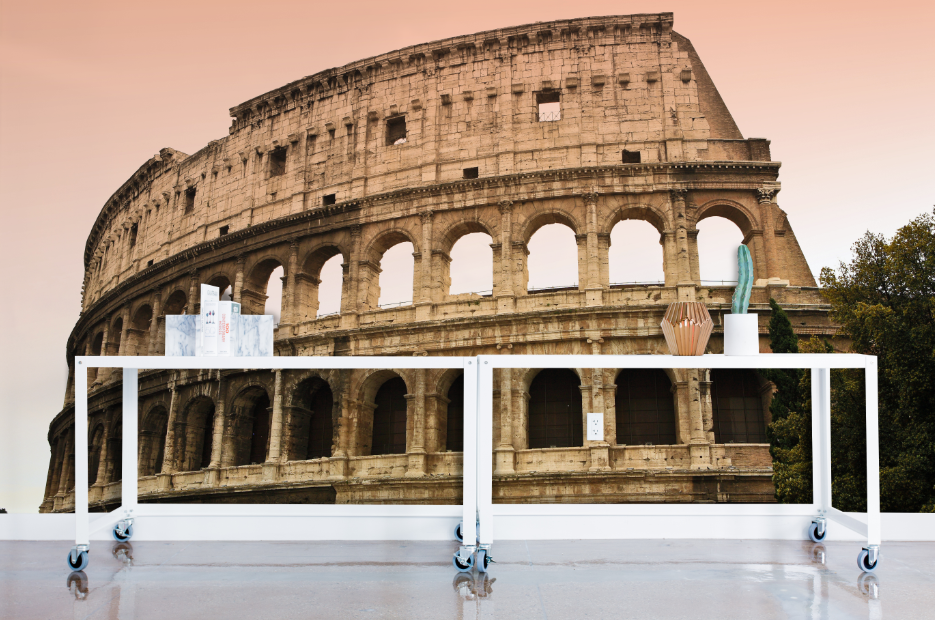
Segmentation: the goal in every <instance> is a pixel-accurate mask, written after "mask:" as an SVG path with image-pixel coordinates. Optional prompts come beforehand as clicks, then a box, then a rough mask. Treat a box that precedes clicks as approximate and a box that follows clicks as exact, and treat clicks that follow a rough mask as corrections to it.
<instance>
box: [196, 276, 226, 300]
mask: <svg viewBox="0 0 935 620" xmlns="http://www.w3.org/2000/svg"><path fill="white" fill-rule="evenodd" d="M207 284H209V285H210V286H216V287H218V294H219V295H220V298H219V299H220V300H221V301H230V300H231V294H232V292H233V287H232V286H231V281H230V279H229V278H228V277H227V276H225V275H222V274H219V275H216V276H214V277H213V278H211V279H210V280H208V282H207ZM199 290H200V289H199Z"/></svg>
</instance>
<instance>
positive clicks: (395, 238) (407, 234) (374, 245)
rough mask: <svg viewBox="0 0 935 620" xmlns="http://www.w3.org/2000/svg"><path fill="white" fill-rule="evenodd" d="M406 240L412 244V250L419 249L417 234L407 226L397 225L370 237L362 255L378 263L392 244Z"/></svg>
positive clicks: (417, 250) (418, 250)
mask: <svg viewBox="0 0 935 620" xmlns="http://www.w3.org/2000/svg"><path fill="white" fill-rule="evenodd" d="M407 241H408V242H409V243H411V244H412V250H413V252H420V251H421V249H420V244H419V239H418V235H416V234H414V233H413V232H412V231H410V230H409V229H408V228H404V227H397V228H390V229H388V230H383V231H381V232H379V233H377V234H376V235H374V236H373V238H371V239H370V242H369V243H368V244H367V246H366V249H365V250H364V251H363V252H362V255H363V256H364V257H366V258H367V259H368V260H371V261H373V262H376V263H379V262H380V259H381V258H382V257H383V255H384V254H385V253H386V251H387V250H389V249H390V248H391V247H393V246H394V245H398V244H400V243H406V242H407Z"/></svg>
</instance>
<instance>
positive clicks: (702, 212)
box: [692, 198, 760, 238]
mask: <svg viewBox="0 0 935 620" xmlns="http://www.w3.org/2000/svg"><path fill="white" fill-rule="evenodd" d="M709 217H723V218H724V219H727V220H730V221H731V222H733V223H734V224H735V225H736V226H737V228H739V229H740V232H741V233H742V234H743V236H744V238H746V237H747V236H748V235H749V234H750V233H751V232H752V231H754V230H759V229H760V225H759V222H758V221H757V218H756V215H755V214H754V213H753V212H752V211H750V210H749V209H748V208H747V207H745V206H744V205H742V204H740V203H739V202H735V201H733V200H727V199H726V198H717V199H714V200H709V201H708V202H706V203H704V204H703V205H701V206H700V207H698V210H697V211H696V212H695V218H694V221H693V222H692V226H693V227H694V226H697V225H698V222H700V221H702V220H705V219H707V218H709Z"/></svg>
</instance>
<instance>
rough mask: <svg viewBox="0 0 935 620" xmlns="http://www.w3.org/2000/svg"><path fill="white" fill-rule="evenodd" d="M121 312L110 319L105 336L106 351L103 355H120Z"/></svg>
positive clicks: (121, 334) (121, 335)
mask: <svg viewBox="0 0 935 620" xmlns="http://www.w3.org/2000/svg"><path fill="white" fill-rule="evenodd" d="M122 337H123V314H120V315H119V316H117V317H116V318H115V319H113V320H112V321H111V324H110V331H109V332H108V337H107V352H106V353H105V355H120V345H121V344H123V343H122V342H121V339H122Z"/></svg>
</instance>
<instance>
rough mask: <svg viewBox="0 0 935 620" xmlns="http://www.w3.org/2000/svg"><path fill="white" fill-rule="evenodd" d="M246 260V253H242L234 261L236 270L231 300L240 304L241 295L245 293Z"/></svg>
mask: <svg viewBox="0 0 935 620" xmlns="http://www.w3.org/2000/svg"><path fill="white" fill-rule="evenodd" d="M244 260H245V258H244V255H243V254H241V255H239V256H238V257H237V260H236V262H235V263H234V265H235V271H234V287H233V289H232V290H231V301H235V302H237V303H238V304H239V303H241V302H240V296H241V294H242V293H243V264H244ZM241 312H243V308H241Z"/></svg>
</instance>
